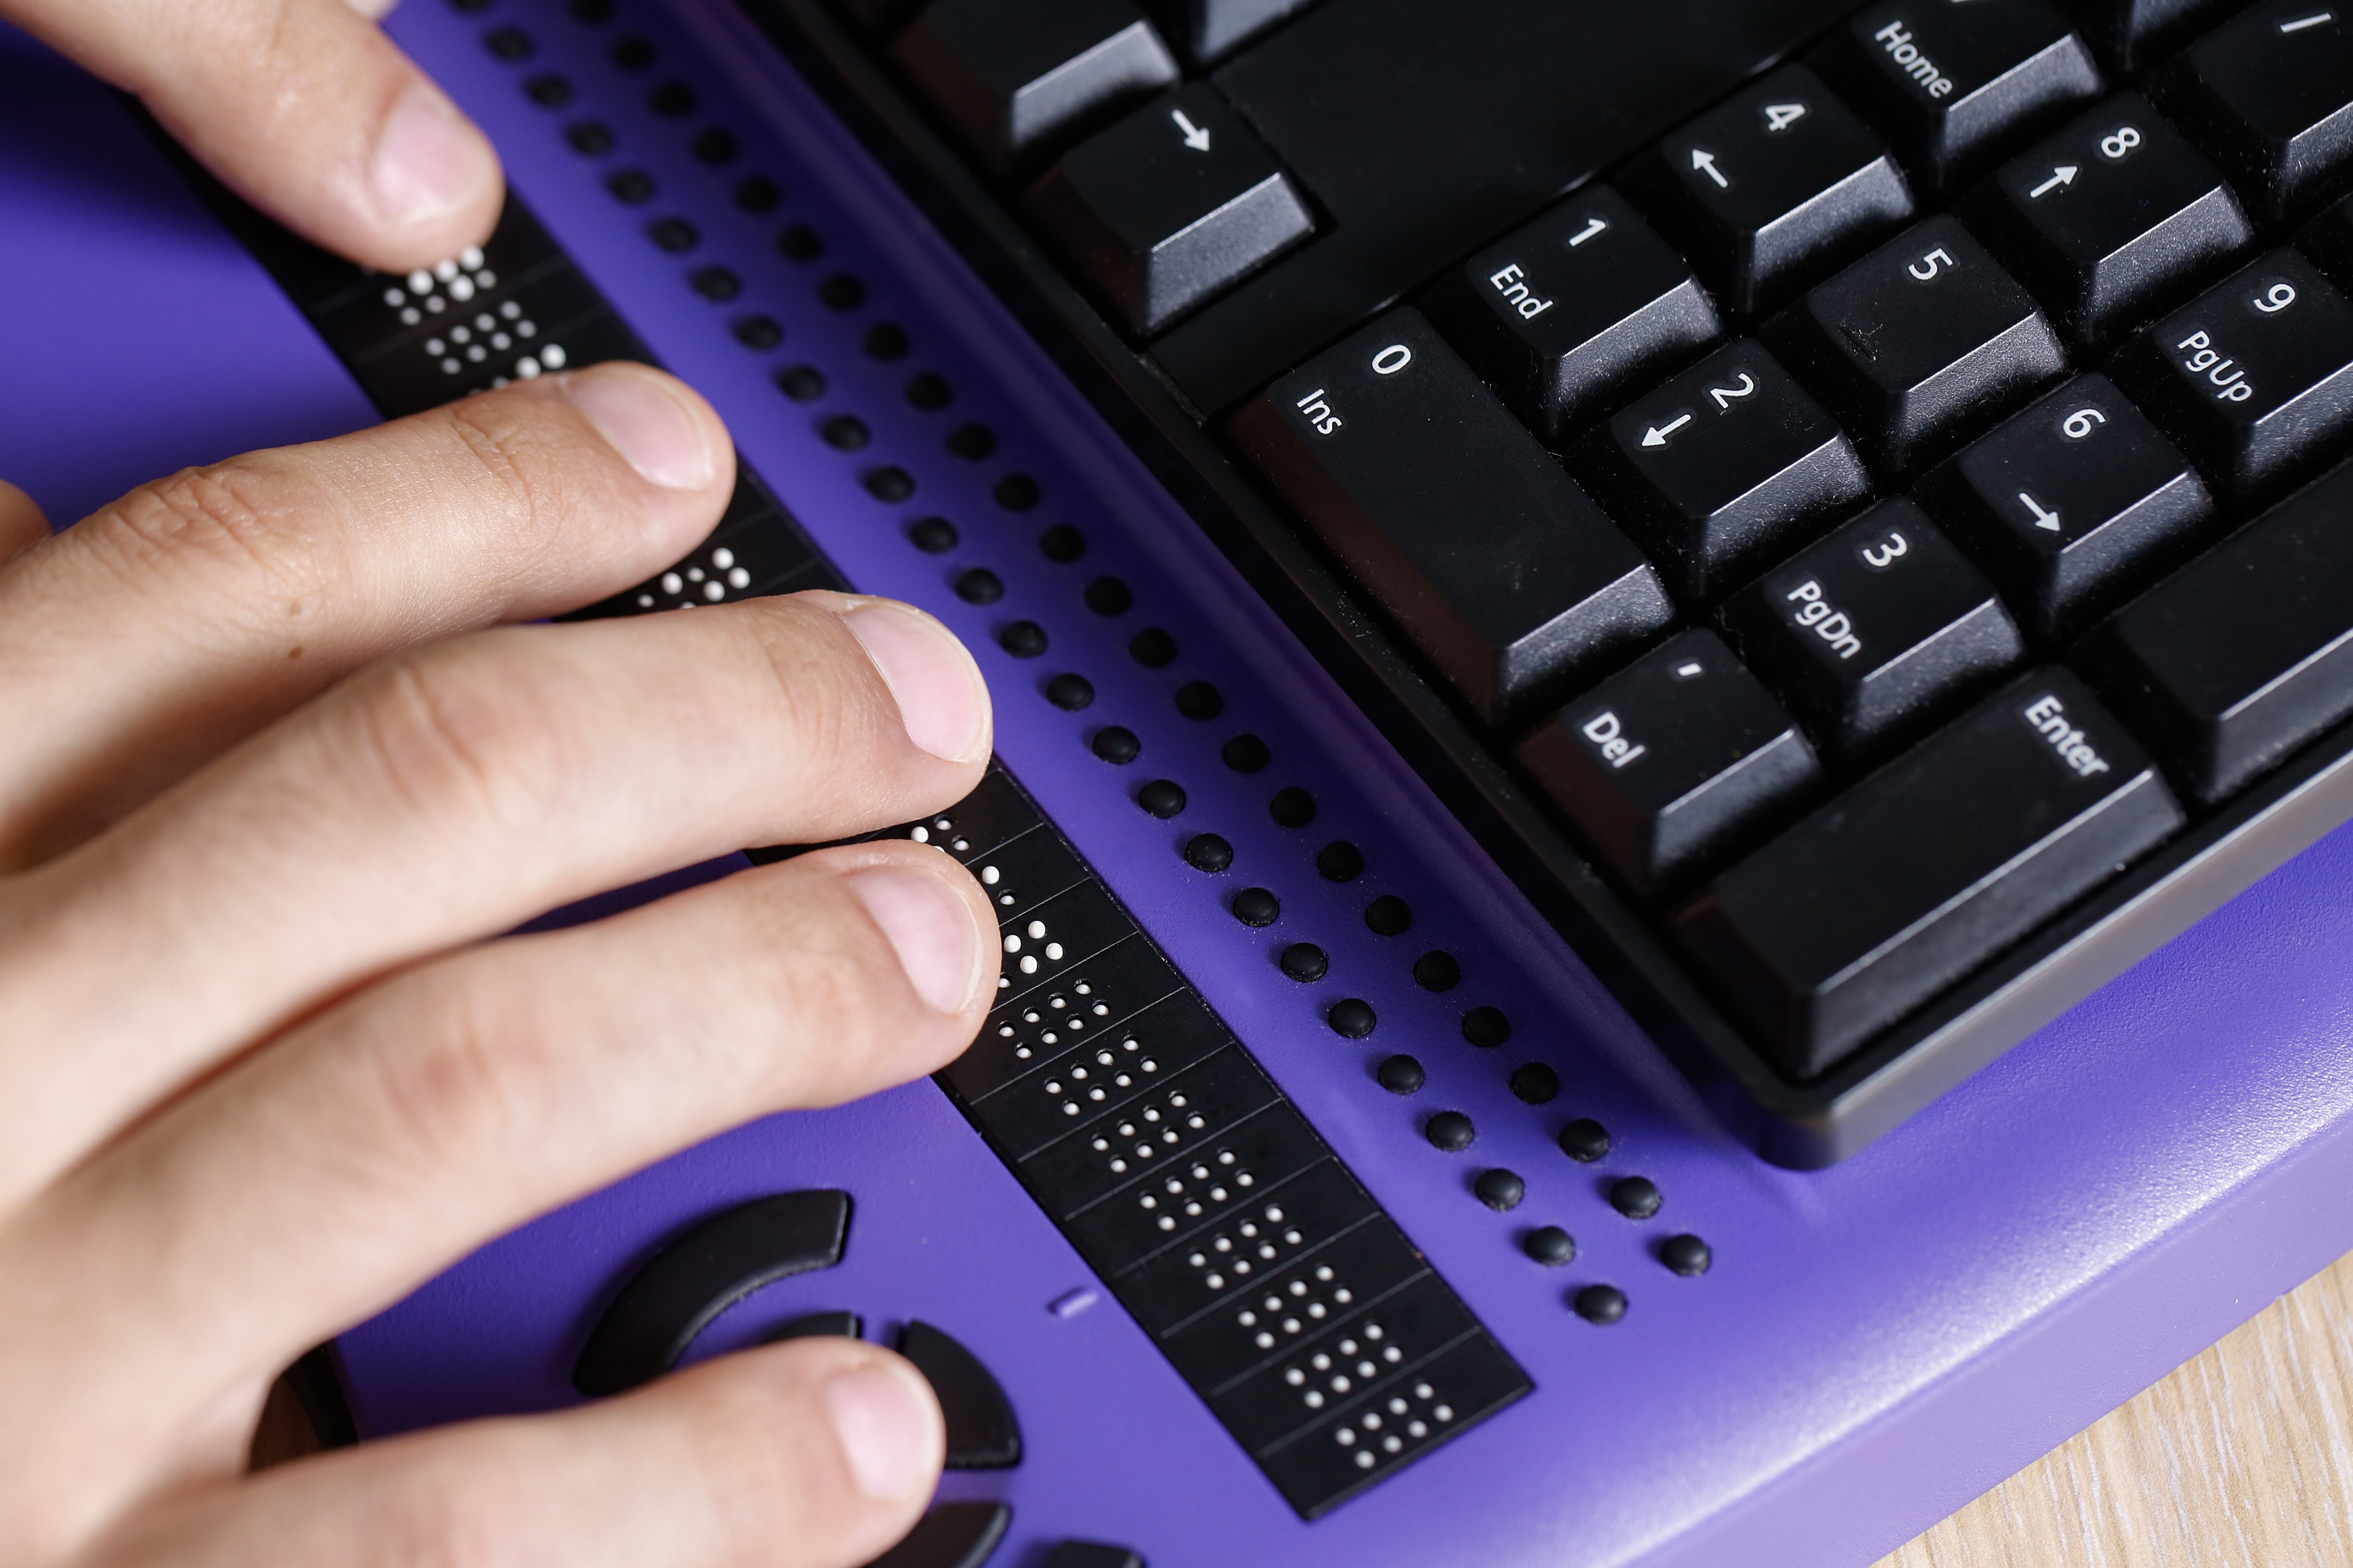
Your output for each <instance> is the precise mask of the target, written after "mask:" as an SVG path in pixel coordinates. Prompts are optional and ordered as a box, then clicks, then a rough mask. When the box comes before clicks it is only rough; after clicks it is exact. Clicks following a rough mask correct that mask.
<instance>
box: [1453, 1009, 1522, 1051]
mask: <svg viewBox="0 0 2353 1568" xmlns="http://www.w3.org/2000/svg"><path fill="white" fill-rule="evenodd" d="M1462 1037H1463V1038H1464V1039H1466V1040H1468V1041H1470V1042H1471V1043H1472V1045H1474V1046H1477V1047H1479V1048H1480V1049H1481V1050H1493V1049H1494V1048H1495V1047H1497V1046H1500V1045H1502V1044H1503V1043H1504V1041H1505V1040H1508V1039H1510V1038H1511V1037H1512V1021H1511V1019H1510V1018H1508V1017H1506V1016H1504V1010H1503V1009H1502V1008H1501V1007H1473V1008H1472V1009H1471V1011H1469V1012H1468V1013H1465V1014H1463V1015H1462Z"/></svg>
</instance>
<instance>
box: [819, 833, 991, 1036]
mask: <svg viewBox="0 0 2353 1568" xmlns="http://www.w3.org/2000/svg"><path fill="white" fill-rule="evenodd" d="M849 890H850V891H851V892H853V893H855V894H857V895H858V901H859V902H860V903H861V904H864V905H865V906H866V912H867V913H868V914H870V915H872V916H873V917H874V923H875V924H876V925H879V926H881V928H882V934H883V935H884V936H887V937H889V938H890V939H891V946H892V949H893V950H894V951H896V952H897V953H898V954H899V967H900V968H901V969H903V970H905V971H906V973H907V984H910V985H913V987H914V988H915V994H917V995H918V996H921V997H922V998H923V1000H924V1002H925V1003H927V1004H928V1005H930V1006H931V1007H932V1009H933V1010H934V1011H935V1012H940V1013H946V1014H950V1015H954V1014H957V1013H961V1012H963V1011H964V1008H965V1003H967V1002H969V1001H971V1000H972V988H973V984H974V983H975V982H976V980H977V978H978V977H979V974H980V965H981V955H982V953H983V952H984V948H983V946H982V943H983V942H985V941H987V937H985V936H984V935H983V933H982V931H981V930H980V924H979V922H978V921H976V920H974V919H973V914H972V906H971V905H970V904H969V903H966V902H965V900H964V899H963V898H961V897H960V896H958V894H957V893H956V890H955V889H953V888H951V887H949V886H948V885H947V884H946V883H945V882H944V881H942V880H941V879H939V878H937V877H934V876H932V875H930V874H928V873H926V872H923V871H917V870H913V869H910V868H904V867H897V866H880V867H876V868H873V869H872V870H868V871H853V872H851V873H850V874H849Z"/></svg>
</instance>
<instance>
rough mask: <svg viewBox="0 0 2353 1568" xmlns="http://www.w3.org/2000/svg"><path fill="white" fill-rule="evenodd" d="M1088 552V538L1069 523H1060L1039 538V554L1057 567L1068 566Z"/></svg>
mask: <svg viewBox="0 0 2353 1568" xmlns="http://www.w3.org/2000/svg"><path fill="white" fill-rule="evenodd" d="M1086 552H1087V536H1086V535H1085V534H1083V533H1081V532H1080V531H1078V530H1077V529H1075V528H1072V527H1071V525H1070V524H1069V523H1067V522H1058V523H1056V524H1055V525H1054V526H1053V527H1051V528H1050V529H1048V530H1047V531H1045V532H1043V533H1041V534H1039V536H1038V553H1039V554H1040V555H1042V556H1044V557H1045V558H1046V559H1047V560H1049V561H1051V562H1052V563H1055V564H1056V565H1057V566H1068V565H1069V564H1070V563H1071V562H1073V561H1076V560H1077V559H1078V558H1079V557H1080V556H1082V555H1084V554H1085V553H1086Z"/></svg>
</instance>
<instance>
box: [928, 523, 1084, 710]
mask: <svg viewBox="0 0 2353 1568" xmlns="http://www.w3.org/2000/svg"><path fill="white" fill-rule="evenodd" d="M907 539H908V542H911V543H912V544H913V545H914V547H915V548H916V549H918V550H920V551H922V552H923V553H924V554H926V555H945V554H946V553H947V552H949V551H951V550H954V549H955V547H956V546H957V545H958V544H959V543H961V542H963V539H962V536H961V535H959V534H958V533H957V532H956V526H955V523H953V522H950V521H948V520H947V519H946V518H944V517H923V518H917V519H916V520H915V521H913V522H911V523H909V524H908V525H907ZM1090 691H1092V688H1090Z"/></svg>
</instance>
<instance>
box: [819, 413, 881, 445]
mask: <svg viewBox="0 0 2353 1568" xmlns="http://www.w3.org/2000/svg"><path fill="white" fill-rule="evenodd" d="M818 435H819V436H821V437H824V438H825V444H826V445H827V446H828V447H832V448H833V449H834V450H835V451H837V452H856V451H860V450H863V449H864V447H865V446H866V444H867V443H868V442H869V441H871V440H872V439H873V438H874V435H873V432H872V431H871V430H869V429H867V427H866V421H865V420H863V419H860V417H858V416H856V415H855V414H837V415H835V416H833V417H832V418H830V419H828V420H827V421H826V422H825V423H824V424H823V425H821V426H818Z"/></svg>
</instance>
